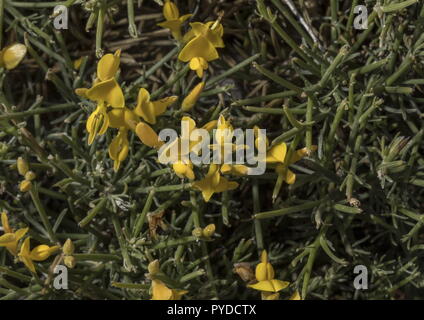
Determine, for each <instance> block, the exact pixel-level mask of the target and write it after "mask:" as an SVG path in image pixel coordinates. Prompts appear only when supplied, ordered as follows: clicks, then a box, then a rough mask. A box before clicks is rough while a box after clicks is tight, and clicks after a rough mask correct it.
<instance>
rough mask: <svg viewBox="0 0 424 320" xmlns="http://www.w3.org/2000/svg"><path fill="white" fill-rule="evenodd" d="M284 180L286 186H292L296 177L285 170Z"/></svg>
mask: <svg viewBox="0 0 424 320" xmlns="http://www.w3.org/2000/svg"><path fill="white" fill-rule="evenodd" d="M284 180H285V181H286V182H287V184H293V183H295V182H296V175H295V174H294V173H293V171H291V170H289V169H287V172H286V178H285V179H284Z"/></svg>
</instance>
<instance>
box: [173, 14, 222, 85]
mask: <svg viewBox="0 0 424 320" xmlns="http://www.w3.org/2000/svg"><path fill="white" fill-rule="evenodd" d="M190 26H191V28H192V30H191V31H189V32H188V34H187V35H186V36H185V40H187V41H188V43H187V44H186V45H185V47H184V48H183V49H182V50H181V52H180V54H179V55H178V59H179V60H181V61H183V62H190V64H189V66H190V69H191V70H195V71H196V73H197V76H198V77H200V78H201V77H203V72H204V70H206V69H207V68H208V62H209V61H213V60H216V59H218V58H219V54H218V51H217V50H216V48H223V47H224V42H223V41H222V36H223V34H224V28H223V27H222V25H221V24H220V23H217V22H213V21H211V22H208V23H206V24H203V23H201V22H194V23H190Z"/></svg>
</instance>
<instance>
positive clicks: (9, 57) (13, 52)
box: [0, 43, 27, 70]
mask: <svg viewBox="0 0 424 320" xmlns="http://www.w3.org/2000/svg"><path fill="white" fill-rule="evenodd" d="M26 52H27V48H26V46H25V45H23V44H20V43H14V44H11V45H9V46H7V47H5V48H3V49H2V50H1V51H0V67H2V68H5V69H7V70H11V69H14V68H16V67H17V66H18V64H19V63H20V62H21V61H22V59H23V58H24V57H25V55H26Z"/></svg>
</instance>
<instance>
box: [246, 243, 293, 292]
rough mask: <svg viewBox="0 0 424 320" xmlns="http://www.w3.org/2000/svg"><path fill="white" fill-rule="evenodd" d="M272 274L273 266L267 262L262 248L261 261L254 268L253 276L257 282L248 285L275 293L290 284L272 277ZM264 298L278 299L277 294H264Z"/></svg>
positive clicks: (265, 253)
mask: <svg viewBox="0 0 424 320" xmlns="http://www.w3.org/2000/svg"><path fill="white" fill-rule="evenodd" d="M274 276H275V273H274V268H273V266H272V265H271V263H269V262H268V255H267V252H266V251H265V250H264V251H262V254H261V262H260V263H259V264H258V265H257V266H256V270H255V277H256V280H257V281H258V282H257V283H255V284H250V285H248V287H250V288H252V289H255V290H259V291H264V292H273V293H276V292H279V291H281V290H283V289H285V288H287V287H288V285H289V284H290V283H289V282H286V281H281V280H277V279H274ZM266 298H271V299H278V296H277V295H275V296H271V297H269V296H268V295H266Z"/></svg>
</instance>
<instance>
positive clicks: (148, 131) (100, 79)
mask: <svg viewBox="0 0 424 320" xmlns="http://www.w3.org/2000/svg"><path fill="white" fill-rule="evenodd" d="M163 14H164V17H165V19H166V21H165V22H162V23H160V24H159V25H160V26H162V27H164V28H168V29H170V31H171V33H172V35H173V37H174V38H175V39H176V40H177V41H179V42H180V44H181V45H182V46H183V48H182V50H181V51H180V53H179V55H178V59H179V60H181V61H183V62H188V63H189V66H190V69H192V70H194V71H196V73H197V75H198V76H199V77H203V76H204V71H205V70H206V69H207V68H208V62H210V61H213V60H215V59H218V58H219V54H218V51H217V48H222V47H224V42H223V39H222V36H223V34H224V28H223V26H222V24H221V23H219V19H218V20H217V21H209V22H206V23H201V22H193V23H190V26H191V29H190V30H189V31H188V32H187V33H186V34H185V35H184V36H182V34H181V27H182V24H183V23H184V22H185V21H186V20H187V19H188V18H190V16H191V15H190V14H188V15H183V16H180V13H179V10H178V8H177V6H176V5H175V4H174V3H173V2H171V1H166V2H165V4H164V7H163ZM120 54H121V51H120V50H117V51H116V52H115V53H114V54H111V53H109V54H106V55H104V56H103V57H102V58H101V59H100V61H99V62H98V65H97V77H96V79H95V80H94V83H93V85H92V87H91V88H88V89H87V88H79V89H76V93H77V94H78V95H80V96H81V97H83V98H86V99H88V100H91V101H94V102H96V104H97V108H96V109H95V110H94V112H93V113H92V114H91V115H90V116H89V118H88V120H87V123H86V129H87V132H88V134H89V136H88V144H92V143H93V141H94V139H95V138H96V137H97V136H98V135H102V134H104V133H105V132H106V131H107V129H108V128H113V129H118V133H117V135H116V136H115V138H114V139H113V140H112V141H111V143H110V145H109V156H110V158H111V159H112V160H114V170H115V171H117V170H118V169H119V168H120V165H121V163H122V162H123V161H124V160H125V159H126V158H127V156H128V153H129V149H130V146H129V140H128V132H129V131H130V130H131V131H133V132H135V134H136V135H137V136H138V137H139V139H140V140H141V142H142V143H144V144H145V145H147V146H149V147H151V148H155V149H157V150H159V148H160V147H161V146H162V145H163V144H164V142H163V141H161V140H160V139H159V137H158V134H157V133H156V131H155V130H154V129H153V128H152V127H151V125H155V124H156V122H157V117H159V116H160V115H162V114H163V113H165V111H166V110H167V108H168V107H169V106H171V105H172V104H174V103H175V102H176V101H177V100H178V97H177V96H170V97H166V98H163V99H160V100H156V101H151V99H150V93H149V92H148V91H147V90H146V89H145V88H140V89H139V92H138V97H137V101H136V104H135V106H134V108H129V107H127V106H126V101H125V97H124V94H123V91H122V89H121V87H120V85H119V83H118V82H117V79H116V78H117V73H118V70H119V65H120ZM204 87H205V82H204V81H202V82H200V83H198V84H197V85H196V86H195V87H194V88H193V89H192V90H191V92H190V93H189V94H188V95H187V96H186V97H185V99H184V100H183V101H182V103H181V110H182V111H183V112H188V111H190V110H191V109H192V108H193V107H194V105H195V104H196V102H197V100H198V99H199V96H200V94H201V92H202V91H203V89H204ZM184 121H188V123H189V135H188V137H190V133H191V132H192V131H193V130H195V129H197V127H196V122H195V121H194V120H193V119H192V118H190V117H189V116H183V117H182V122H184ZM202 129H206V130H207V131H209V132H210V131H212V130H213V129H217V130H216V134H215V138H216V141H217V143H216V144H214V145H211V148H212V149H214V150H217V151H218V152H219V153H221V154H223V152H224V147H225V144H226V143H227V142H225V141H228V140H227V139H226V137H225V135H227V134H228V135H232V134H233V132H234V128H233V126H232V125H231V123H230V121H229V120H226V119H225V118H224V116H223V115H221V116H220V117H219V119H218V120H214V121H210V122H208V123H207V124H206V125H204V126H203V127H202ZM258 130H259V128H257V127H255V135H256V139H257V141H256V143H258V140H259V139H260V137H259V136H258V135H257V132H258ZM265 139H266V138H265ZM230 140H231V139H230ZM174 143H175V144H177V147H178V149H177V150H179V152H178V158H177V159H175V161H173V163H172V169H173V171H174V172H175V174H176V175H177V176H178V177H180V178H182V179H188V180H190V181H193V182H192V186H193V187H194V188H195V189H197V190H200V191H201V192H202V195H203V199H204V200H205V201H206V202H207V201H209V200H210V199H211V197H212V196H213V194H215V193H220V192H224V191H228V190H233V189H236V188H237V187H238V183H237V182H234V181H230V180H228V179H227V178H226V177H225V176H224V175H227V174H231V175H236V176H240V175H246V174H248V173H249V168H248V167H247V166H245V165H230V164H222V165H217V164H211V165H209V168H208V172H207V174H206V175H205V176H204V178H203V179H201V180H197V181H195V180H196V176H195V173H194V170H193V163H192V162H191V161H190V160H189V154H190V152H192V151H193V147H194V146H195V145H196V144H197V141H189V146H190V147H189V150H185V151H184V152H183V151H180V150H181V149H182V148H180V143H181V138H179V139H176V140H175V142H174ZM266 144H267V147H268V146H269V142H268V140H267V139H266ZM171 147H172V146H170V148H171ZM230 147H231V148H232V150H234V151H237V147H236V146H235V145H231V146H230ZM286 153H287V146H286V144H285V143H279V144H276V145H274V146H272V147H271V148H270V149H269V150H268V153H267V157H266V162H267V163H269V164H271V165H272V166H274V167H275V170H276V172H277V173H278V174H279V176H280V178H281V179H282V180H284V181H286V182H287V183H288V184H292V183H294V181H295V174H294V173H293V172H292V171H290V170H289V169H288V166H289V165H290V164H292V163H293V162H295V161H297V160H299V159H300V158H302V157H303V156H305V155H306V154H307V150H306V149H305V148H304V149H301V150H298V151H297V152H295V153H294V155H292V156H291V158H290V159H286ZM160 157H161V154H159V158H160ZM281 179H280V180H281Z"/></svg>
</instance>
